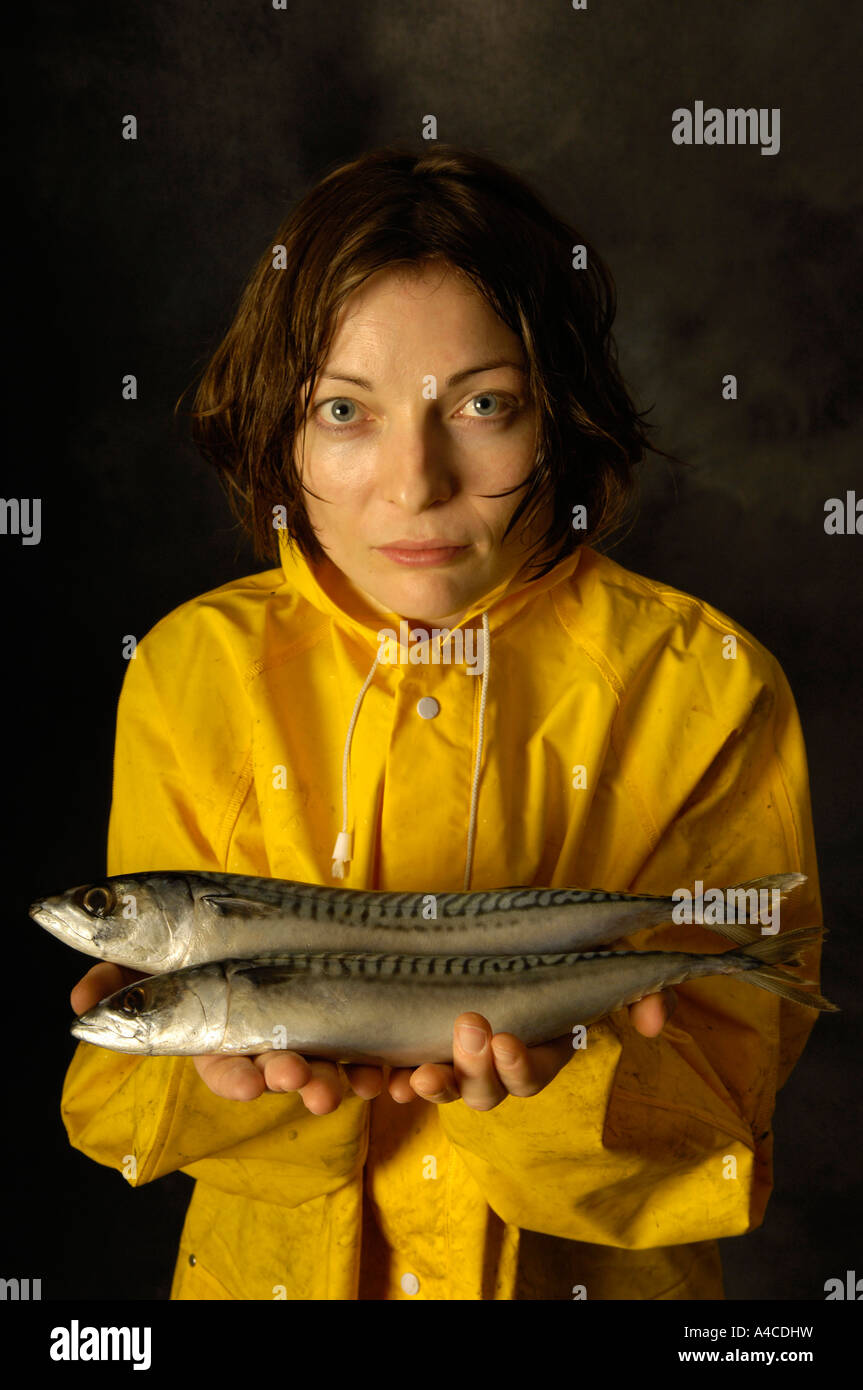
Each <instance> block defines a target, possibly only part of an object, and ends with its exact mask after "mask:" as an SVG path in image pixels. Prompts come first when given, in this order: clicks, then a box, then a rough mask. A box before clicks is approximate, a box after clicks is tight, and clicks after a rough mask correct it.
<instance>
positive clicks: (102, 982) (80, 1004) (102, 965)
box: [69, 960, 147, 1016]
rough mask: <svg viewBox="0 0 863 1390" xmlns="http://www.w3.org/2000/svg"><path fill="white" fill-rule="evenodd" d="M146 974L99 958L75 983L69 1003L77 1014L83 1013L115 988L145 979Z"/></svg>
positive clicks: (106, 996)
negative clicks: (96, 963)
mask: <svg viewBox="0 0 863 1390" xmlns="http://www.w3.org/2000/svg"><path fill="white" fill-rule="evenodd" d="M146 978H147V977H146V975H142V974H141V972H140V970H129V969H127V968H126V967H125V966H123V965H111V964H110V962H109V961H106V960H100V961H99V963H98V965H94V966H93V967H92V969H91V970H88V971H87V974H86V975H84V976H83V977H82V979H80V980H79V981H78V983H77V985H75V988H74V989H73V990H72V992H71V994H70V995H69V1003H70V1004H71V1005H72V1008H73V1009H74V1010H75V1013H76V1014H78V1015H79V1016H80V1015H81V1014H85V1013H86V1012H87V1010H88V1009H92V1008H93V1007H94V1006H95V1005H96V1004H98V1003H99V1002H100V1000H102V999H107V998H108V995H109V994H114V993H115V991H116V990H118V989H122V988H123V986H124V985H131V984H132V983H133V982H134V981H135V980H145V979H146Z"/></svg>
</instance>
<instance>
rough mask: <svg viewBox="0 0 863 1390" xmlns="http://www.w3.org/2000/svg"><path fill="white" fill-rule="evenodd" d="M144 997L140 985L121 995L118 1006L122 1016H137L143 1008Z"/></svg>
mask: <svg viewBox="0 0 863 1390" xmlns="http://www.w3.org/2000/svg"><path fill="white" fill-rule="evenodd" d="M145 1002H146V995H145V994H144V991H143V990H142V989H141V987H140V985H135V987H134V988H133V989H127V990H126V993H125V994H124V995H123V1002H122V1004H121V1005H120V1012H121V1013H124V1014H139V1013H141V1011H142V1010H143V1008H144V1004H145Z"/></svg>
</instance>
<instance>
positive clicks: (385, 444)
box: [297, 263, 549, 627]
mask: <svg viewBox="0 0 863 1390" xmlns="http://www.w3.org/2000/svg"><path fill="white" fill-rule="evenodd" d="M526 368H527V363H526V360H525V356H524V351H523V349H522V346H521V343H520V342H519V340H518V338H517V337H516V335H515V334H514V333H512V332H511V331H510V330H509V329H508V328H507V327H506V325H505V324H504V323H502V321H501V320H500V319H499V318H498V317H497V315H496V314H495V313H494V312H493V311H492V309H491V308H490V307H489V305H488V304H487V303H486V302H485V300H484V299H483V298H482V296H481V295H480V294H478V293H477V291H476V290H474V289H473V287H472V286H470V285H469V284H467V283H466V282H465V281H464V280H463V279H461V278H460V277H459V276H458V275H457V274H456V273H455V272H454V271H453V269H452V267H450V266H446V265H442V264H440V263H438V264H437V265H436V266H429V265H426V266H424V267H422V268H421V269H420V268H405V267H397V268H394V269H393V270H389V269H387V270H382V271H379V272H378V273H377V274H375V275H373V276H372V277H371V278H370V279H369V280H367V281H366V282H365V283H364V284H363V285H362V286H361V287H360V288H359V289H358V290H356V291H355V292H354V294H353V295H352V296H351V298H350V300H349V301H348V302H347V303H346V304H345V306H344V308H343V309H342V312H341V315H340V318H339V321H338V325H337V331H336V335H335V337H334V340H333V343H332V347H331V350H330V354H329V356H328V358H327V361H326V362H325V363H324V365H323V367H322V370H321V374H320V375H319V377H318V380H317V383H316V385H315V392H314V396H313V398H312V403H311V405H310V407H309V416H308V420H307V424H306V427H305V430H304V431H303V434H302V435H301V436H300V438H299V439H298V441H297V466H298V468H300V470H301V476H302V480H303V484H304V487H305V488H306V489H307V491H306V492H305V494H304V496H305V505H306V509H307V512H308V516H309V520H310V522H311V525H312V526H313V528H314V530H315V532H316V534H317V537H318V540H319V542H320V544H321V546H322V547H323V549H324V550H325V552H326V554H327V557H328V561H330V562H332V564H333V565H336V566H337V567H338V569H339V570H341V571H342V573H343V575H344V576H346V578H347V580H348V581H349V585H350V587H351V588H352V589H353V590H354V591H355V592H356V593H359V595H360V596H361V597H362V598H363V599H365V600H366V601H367V602H368V603H369V605H370V607H371V609H372V611H373V612H374V613H380V612H388V613H392V612H394V613H397V614H399V616H401V617H405V618H408V619H409V620H410V619H412V620H414V621H418V622H424V623H436V624H438V625H444V626H449V627H452V626H454V625H455V623H457V622H458V621H459V620H460V618H461V617H463V616H464V614H465V613H466V612H467V611H468V609H469V608H470V607H471V606H472V604H473V603H474V602H475V601H477V600H478V599H481V598H482V597H483V595H485V594H487V593H488V592H489V591H490V590H491V589H493V588H495V587H496V586H497V585H498V584H500V583H501V582H502V581H504V580H508V579H509V578H511V577H512V575H513V574H515V572H516V571H517V570H518V569H519V567H520V565H521V563H522V561H523V559H524V557H525V554H526V552H527V550H528V549H529V547H530V545H531V544H535V542H536V541H537V540H538V539H539V538H540V536H541V535H543V534H545V532H546V530H547V527H548V521H549V516H548V512H547V511H546V513H545V514H541V515H540V517H539V518H537V520H536V522H535V523H534V525H533V527H532V529H531V531H530V532H529V533H528V535H527V536H521V535H520V534H519V532H520V530H521V528H520V526H518V525H517V526H516V527H515V528H514V531H513V532H512V533H511V534H510V535H509V536H508V537H507V539H506V541H504V540H503V533H504V531H505V530H506V526H507V523H508V521H509V519H510V517H511V515H512V513H513V511H514V510H515V508H516V506H517V505H518V503H519V501H520V500H521V498H522V496H523V491H524V490H523V489H519V490H518V491H516V492H514V493H513V494H512V495H511V496H505V497H501V496H494V494H495V493H503V492H508V491H509V489H511V488H516V487H518V484H520V483H524V481H525V480H526V479H527V477H528V475H529V474H530V472H531V469H532V466H533V461H534V427H535V411H534V406H533V404H532V402H531V400H530V399H529V398H528V382H527V374H526ZM303 445H304V454H305V458H304V462H303V460H302V455H301V453H300V449H301V447H302V446H303ZM312 494H316V495H312ZM430 544H431V547H432V548H428V547H429V545H430ZM420 546H423V547H426V549H424V550H422V549H418V548H417V547H420Z"/></svg>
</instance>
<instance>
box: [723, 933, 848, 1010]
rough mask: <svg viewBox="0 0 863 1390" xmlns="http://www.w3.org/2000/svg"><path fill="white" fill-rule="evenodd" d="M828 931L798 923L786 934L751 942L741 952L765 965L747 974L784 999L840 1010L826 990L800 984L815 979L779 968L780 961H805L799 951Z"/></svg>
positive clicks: (795, 964) (788, 962) (754, 983)
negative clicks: (807, 978) (800, 956)
mask: <svg viewBox="0 0 863 1390" xmlns="http://www.w3.org/2000/svg"><path fill="white" fill-rule="evenodd" d="M826 935H827V932H826V931H825V930H824V928H822V927H797V928H796V929H795V930H794V931H789V932H785V934H784V935H782V936H769V937H764V938H763V939H762V940H760V941H752V942H750V944H749V945H748V946H744V947H743V949H742V950H741V952H740V954H741V955H742V956H748V957H749V958H750V959H754V960H758V961H762V962H763V968H762V969H756V970H752V971H749V972H748V973H747V974H746V975H744V976H743V978H744V979H745V980H749V981H751V983H752V984H753V985H758V986H759V987H760V988H761V989H766V990H769V991H770V993H771V994H780V995H781V996H782V998H783V999H790V1000H791V1001H792V1002H793V1003H795V1004H803V1005H804V1006H805V1007H806V1008H808V1009H822V1010H826V1011H827V1012H829V1013H839V1012H840V1010H839V1008H838V1007H837V1005H836V1004H831V1003H830V1000H829V999H825V998H824V995H823V994H819V993H818V992H817V991H816V990H815V989H801V988H800V986H801V985H810V986H811V985H814V984H815V981H814V980H797V979H796V978H795V977H794V976H793V975H789V974H788V972H787V971H786V970H780V969H779V968H778V964H779V962H780V961H781V962H782V963H783V964H785V965H788V966H793V967H796V966H800V965H801V964H802V962H801V961H800V959H799V958H798V955H797V952H798V951H800V950H803V949H804V948H805V947H807V946H812V945H814V943H815V942H816V941H819V940H820V939H821V938H822V937H823V936H826Z"/></svg>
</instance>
